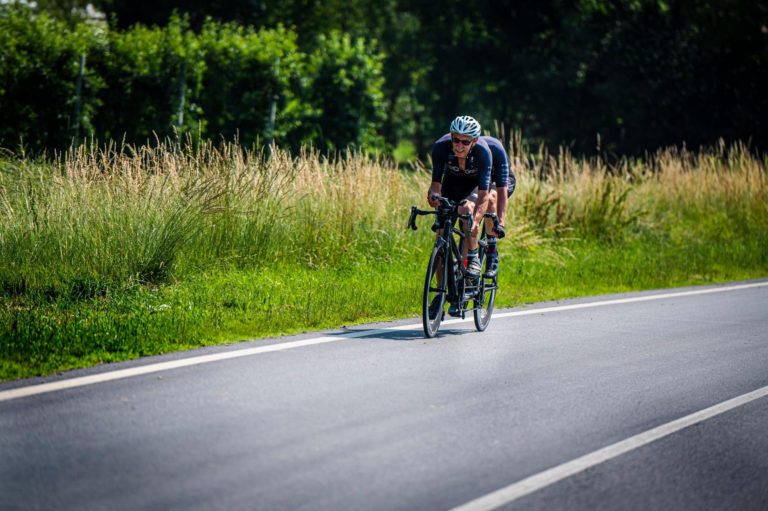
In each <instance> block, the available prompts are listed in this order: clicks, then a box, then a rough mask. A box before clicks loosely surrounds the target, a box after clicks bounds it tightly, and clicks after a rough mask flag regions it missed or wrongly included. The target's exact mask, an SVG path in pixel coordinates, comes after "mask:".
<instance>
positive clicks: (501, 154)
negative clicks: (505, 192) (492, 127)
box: [480, 136, 515, 195]
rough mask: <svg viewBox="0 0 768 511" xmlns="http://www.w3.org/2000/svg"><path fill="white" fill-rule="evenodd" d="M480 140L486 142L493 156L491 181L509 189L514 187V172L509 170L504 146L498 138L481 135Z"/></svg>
mask: <svg viewBox="0 0 768 511" xmlns="http://www.w3.org/2000/svg"><path fill="white" fill-rule="evenodd" d="M480 140H482V141H484V142H485V143H486V144H488V149H490V150H491V156H492V157H493V170H492V171H491V182H493V183H496V186H499V187H500V186H508V187H509V188H510V195H511V190H514V188H515V174H514V173H513V172H511V170H510V168H509V158H508V157H507V151H505V150H504V146H503V145H502V144H501V142H500V141H499V140H498V139H495V138H493V137H487V136H482V137H480Z"/></svg>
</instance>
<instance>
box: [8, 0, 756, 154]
mask: <svg viewBox="0 0 768 511" xmlns="http://www.w3.org/2000/svg"><path fill="white" fill-rule="evenodd" d="M95 4H96V5H97V6H98V7H100V8H101V9H103V10H104V11H106V13H107V18H108V19H109V20H111V21H110V24H111V25H110V26H111V27H112V28H111V30H109V31H108V33H109V36H108V37H107V38H106V39H107V43H106V45H105V46H104V43H103V40H104V39H105V38H104V37H96V36H95V35H93V34H92V33H91V32H89V31H88V30H83V29H82V23H79V24H78V23H74V25H73V21H72V19H73V18H72V17H70V19H69V21H68V23H69V25H68V26H69V27H73V26H74V28H69V29H68V30H69V31H70V32H68V34H80V35H78V36H76V37H72V36H68V38H70V39H71V40H69V39H68V40H66V41H65V40H62V39H61V38H60V39H59V40H58V41H57V39H56V37H55V34H52V35H51V36H50V37H48V35H41V36H40V37H41V38H42V40H41V41H39V42H37V43H35V44H38V45H40V46H41V48H42V47H46V48H48V49H47V50H42V49H41V50H40V52H41V54H40V55H37V53H35V52H37V51H38V50H37V49H33V46H34V44H32V43H21V42H19V41H20V40H22V39H24V38H25V37H27V38H31V37H33V36H32V35H31V33H30V31H31V30H38V31H39V30H41V29H40V28H37V29H34V28H33V27H39V26H41V24H42V25H44V26H47V27H49V28H50V27H52V26H53V24H54V23H57V22H55V21H54V20H53V18H50V17H48V18H45V19H46V20H47V21H43V19H44V18H43V17H42V16H40V17H38V18H36V19H35V20H33V21H32V22H31V23H30V25H31V26H30V27H16V28H14V30H15V32H14V31H11V32H10V33H4V34H2V35H0V37H1V38H3V40H2V42H4V43H5V44H4V46H3V48H2V49H1V50H0V51H3V54H4V55H6V54H8V55H7V56H5V57H4V60H3V61H2V62H0V67H3V69H4V70H5V71H3V72H5V73H10V74H6V75H3V76H4V81H3V90H4V91H5V92H3V93H2V94H5V96H3V95H2V94H0V105H4V104H5V105H7V104H11V102H10V100H8V99H7V98H8V94H15V96H13V97H14V98H22V104H23V105H25V108H26V110H24V112H26V113H19V112H15V111H14V112H13V115H14V116H19V117H18V118H17V117H12V119H14V120H13V123H15V124H14V126H15V129H16V131H17V132H18V133H20V134H26V133H29V132H30V131H29V130H30V128H29V126H30V125H31V124H30V123H35V122H36V123H37V125H39V126H40V128H41V129H42V130H43V132H44V131H45V130H47V129H49V128H47V126H49V125H50V123H53V122H54V121H57V122H58V125H60V126H61V125H63V126H64V127H66V125H67V123H66V122H65V121H66V119H67V118H68V116H69V117H71V115H72V114H71V112H72V111H74V110H73V108H72V101H73V100H72V89H73V87H74V85H73V83H74V82H73V80H74V77H73V72H74V73H75V74H76V70H75V71H73V69H75V68H76V67H77V66H76V65H73V64H72V61H73V60H72V59H73V58H75V59H76V54H77V51H79V50H77V49H76V47H77V45H78V44H80V45H82V44H86V46H88V48H89V56H88V59H89V62H91V61H92V60H93V61H94V62H98V58H97V56H99V55H103V56H104V60H103V69H105V70H106V71H105V72H104V73H105V74H103V73H100V72H99V73H96V71H90V68H89V71H88V72H89V73H90V74H89V75H87V76H86V80H85V84H84V87H85V88H86V90H87V91H90V92H92V93H98V94H96V96H95V97H94V96H93V95H91V96H89V97H88V98H87V100H85V99H84V100H83V101H84V105H85V106H84V110H83V111H84V112H85V111H88V112H90V114H91V117H89V119H91V121H92V125H93V126H94V129H95V132H96V133H98V134H100V135H104V134H106V133H109V136H116V134H117V133H120V132H124V133H131V134H134V135H131V136H136V137H141V136H146V135H147V133H148V132H149V131H155V132H157V131H158V130H159V131H160V132H164V130H165V131H167V130H168V129H170V128H169V126H171V127H172V126H176V125H179V126H180V127H181V128H183V129H190V130H191V129H192V126H193V125H195V126H197V127H198V129H200V128H202V133H203V134H205V135H212V136H215V135H217V134H221V135H223V136H226V137H230V136H233V134H234V133H239V134H240V137H241V140H243V141H247V142H251V141H253V140H256V139H257V138H260V137H261V138H262V139H263V138H264V137H270V136H271V134H270V133H267V132H268V131H269V127H270V126H269V115H270V110H271V108H272V104H273V103H274V104H275V105H276V110H277V111H276V117H277V119H278V121H277V122H276V123H275V127H274V132H275V136H277V137H278V139H282V141H284V142H289V143H290V145H292V146H297V145H298V144H301V143H307V142H311V143H312V144H313V145H315V146H316V147H322V148H324V149H327V150H335V149H338V148H341V147H347V146H349V145H356V146H361V145H370V144H375V145H377V146H381V145H382V144H384V145H386V146H389V147H393V146H394V145H396V144H397V143H398V142H400V141H403V140H407V141H409V142H412V143H414V144H415V145H416V146H417V147H418V148H419V150H420V151H422V152H425V151H426V149H427V148H428V147H429V145H430V144H431V142H432V141H433V140H434V139H435V137H437V136H439V135H440V134H442V133H443V132H444V131H445V130H446V126H447V124H448V122H449V121H450V119H451V118H452V117H453V116H455V115H457V114H470V115H474V116H476V117H477V118H478V119H480V121H481V122H482V124H483V125H484V126H485V127H487V128H491V127H492V126H494V124H499V125H503V126H505V127H506V128H507V130H512V129H519V130H522V132H523V134H524V136H525V137H526V138H527V139H528V140H529V141H531V142H542V143H547V144H549V145H551V146H558V145H560V144H567V145H569V146H571V147H572V149H573V150H574V151H576V152H581V153H594V152H595V151H598V150H599V151H602V152H609V153H610V152H613V153H619V154H626V153H642V152H643V151H647V150H655V149H656V148H658V147H659V146H666V145H679V144H688V145H690V146H697V145H701V144H712V143H713V142H715V141H716V140H717V139H719V138H724V139H726V140H744V141H749V142H751V144H752V145H753V146H754V147H759V148H763V149H764V148H765V147H766V146H768V124H767V123H765V121H764V119H765V118H766V117H768V96H767V95H766V94H765V93H764V91H765V90H768V6H767V5H766V4H765V3H764V2H752V1H749V0H717V1H715V0H618V1H608V0H536V1H534V0H494V1H491V0H476V1H474V2H471V3H467V2H466V1H457V0H445V1H443V2H440V4H439V6H436V5H435V4H434V3H433V2H426V1H423V0H377V1H375V2H374V1H370V0H346V1H345V2H341V1H340V0H324V1H320V0H285V1H283V2H267V1H265V0H248V1H234V0H213V1H209V2H202V1H199V0H194V1H192V2H181V1H179V0H160V1H158V2H154V3H153V6H152V9H147V8H146V6H145V5H143V4H140V3H136V2H133V1H128V0H98V1H97V2H96V3H95ZM40 5H41V8H43V9H48V10H50V11H51V12H53V13H56V14H55V15H56V16H59V17H62V16H64V14H62V13H66V12H67V7H66V6H67V5H70V6H71V7H70V9H69V12H70V13H72V12H78V13H79V12H81V11H82V9H81V8H82V5H83V2H82V1H81V0H43V1H42V2H41V3H40ZM73 9H74V10H73ZM78 9H80V10H78ZM3 11H4V12H6V14H4V15H3V16H4V17H5V18H4V21H2V23H5V22H7V19H8V17H9V16H11V17H13V16H17V17H18V14H10V15H9V14H7V12H8V9H7V8H4V9H3ZM174 16H175V17H174ZM74 19H75V20H77V19H80V18H78V17H77V16H75V17H74ZM173 20H176V21H173ZM179 20H183V21H179ZM142 26H144V27H152V28H140V27H142ZM174 27H175V28H174ZM0 28H1V27H0ZM51 30H53V29H51ZM56 30H59V31H60V32H61V31H62V30H64V29H63V28H57V29H56ZM174 31H175V32H174ZM174 34H176V35H174ZM83 38H85V39H86V40H91V39H94V40H95V42H93V43H90V42H89V43H82V42H81V43H78V42H76V41H80V40H82V39H83ZM131 38H133V41H134V42H133V43H131V44H135V46H136V47H137V48H144V49H143V50H142V51H143V52H144V57H141V58H139V60H141V59H142V58H150V57H149V56H152V57H151V59H153V60H152V62H153V64H152V66H155V67H154V68H150V67H146V66H147V65H149V64H148V63H147V64H140V63H131V62H130V59H131V58H133V57H131V56H130V51H131V50H129V49H126V48H128V47H129V46H130V45H129V44H128V43H127V42H125V43H123V42H121V41H129V40H131ZM153 38H154V39H153ZM10 39H14V41H11V40H10ZM16 39H19V41H15V40H16ZM151 40H154V41H155V42H154V43H153V42H151ZM97 43H98V44H97ZM100 44H101V46H100ZM158 45H159V46H158ZM252 45H257V46H252ZM161 46H162V47H161ZM121 52H122V53H121ZM10 53H18V55H10ZM91 53H94V56H91ZM54 55H55V56H54ZM137 58H138V57H137ZM17 59H20V60H25V61H27V62H28V63H29V62H32V61H34V62H35V64H34V65H31V64H30V65H27V66H26V67H25V65H21V66H20V67H19V71H18V72H16V71H13V69H15V67H14V66H12V65H11V64H10V63H11V62H16V60H17ZM30 59H31V60H30ZM94 59H95V60H94ZM118 61H120V62H118ZM65 62H66V64H65ZM30 66H31V67H30ZM141 66H145V67H141ZM65 68H66V69H65ZM42 69H45V71H41V70H42ZM35 73H38V74H37V75H36V74H35ZM39 73H47V74H55V75H56V76H55V77H52V78H50V80H49V84H48V85H39V84H38V85H34V86H32V87H31V88H29V87H27V86H25V85H24V84H25V83H27V82H25V81H24V80H29V81H32V82H37V81H39ZM11 75H13V76H11ZM54 83H55V84H56V85H55V86H54V85H53V84H54ZM116 84H117V85H116ZM181 84H183V87H182V85H181ZM35 87H38V88H40V87H43V88H44V89H45V90H46V91H48V90H49V89H48V88H47V87H50V92H45V93H42V91H41V92H40V93H41V94H43V95H42V96H40V97H41V98H42V97H44V98H55V101H56V102H57V104H59V105H62V104H67V105H68V106H67V108H63V107H62V108H61V109H60V110H56V112H55V113H53V112H46V111H44V109H40V108H39V107H38V105H42V104H43V102H44V101H45V100H43V99H35V98H30V97H28V91H32V90H35ZM182 89H183V90H184V91H186V93H187V96H186V97H185V98H186V103H185V105H186V106H185V108H187V110H185V111H184V112H183V113H184V119H183V122H181V123H180V124H179V115H178V113H176V112H177V111H178V110H179V109H178V104H179V101H178V96H179V93H178V92H179V91H180V90H182ZM8 91H11V92H8ZM120 94H122V95H123V96H124V98H131V99H130V100H128V99H125V100H124V101H123V102H122V103H121V102H120V98H119V97H118V96H119V95H120ZM139 96H142V97H139ZM275 98H277V99H275ZM46 100H47V99H46ZM14 101H19V100H18V99H16V100H14ZM36 101H37V102H36ZM150 103H151V104H150ZM128 104H130V105H132V106H131V107H130V108H128V107H126V105H128ZM112 105H122V106H112ZM113 108H118V109H122V110H118V111H111V112H108V110H110V109H113ZM67 109H68V110H67ZM139 109H141V112H139V111H138V110H139ZM49 110H50V109H49ZM129 114H130V116H132V117H133V118H134V119H128V117H129ZM93 115H95V117H93ZM174 116H175V117H174ZM33 118H34V119H36V120H34V121H33V120H30V119H33ZM43 118H44V119H45V120H41V119H43ZM138 118H140V119H138ZM132 122H135V123H136V126H132V125H131V123H132ZM86 124H87V123H86ZM139 126H145V127H141V128H139ZM64 131H66V129H65V130H64ZM0 137H3V138H2V140H4V141H5V142H3V143H5V144H7V143H8V140H9V139H8V135H7V134H6V133H2V134H0ZM54 138H55V139H56V143H57V144H59V143H61V139H60V138H56V137H53V138H51V140H53V139H54ZM598 139H599V140H600V142H599V148H598Z"/></svg>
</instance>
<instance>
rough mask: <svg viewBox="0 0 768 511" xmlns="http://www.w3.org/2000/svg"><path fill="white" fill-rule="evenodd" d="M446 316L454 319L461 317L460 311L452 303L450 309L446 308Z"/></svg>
mask: <svg viewBox="0 0 768 511" xmlns="http://www.w3.org/2000/svg"><path fill="white" fill-rule="evenodd" d="M448 315H449V316H453V317H454V318H459V317H461V309H460V308H459V306H458V305H456V304H455V303H452V304H451V306H450V307H448Z"/></svg>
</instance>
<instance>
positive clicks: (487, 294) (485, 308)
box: [473, 258, 498, 332]
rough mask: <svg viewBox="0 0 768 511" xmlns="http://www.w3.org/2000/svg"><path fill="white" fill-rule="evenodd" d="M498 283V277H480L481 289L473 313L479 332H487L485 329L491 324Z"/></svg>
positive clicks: (482, 261) (478, 291)
mask: <svg viewBox="0 0 768 511" xmlns="http://www.w3.org/2000/svg"><path fill="white" fill-rule="evenodd" d="M483 259H485V258H483ZM480 262H481V263H483V266H484V265H485V261H484V260H481V261H480ZM497 282H498V281H497V280H496V277H486V276H484V275H481V276H480V283H479V287H480V289H478V290H477V297H476V298H475V300H474V302H475V306H474V311H473V312H474V314H473V316H474V319H475V328H477V330H478V331H479V332H483V331H485V329H486V328H488V325H489V324H490V323H491V316H492V315H493V305H494V303H495V302H496V288H497Z"/></svg>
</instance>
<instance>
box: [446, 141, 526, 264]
mask: <svg viewBox="0 0 768 511" xmlns="http://www.w3.org/2000/svg"><path fill="white" fill-rule="evenodd" d="M452 136H453V134H452V133H446V134H445V135H443V136H442V137H440V138H439V139H438V140H437V142H447V141H449V140H451V137H452ZM479 138H480V140H481V141H482V142H485V143H486V144H487V145H488V149H490V151H491V158H492V168H491V186H490V188H489V190H488V209H487V213H496V214H497V215H498V218H499V225H500V226H501V228H502V229H503V227H504V217H505V216H506V212H507V199H508V198H509V197H511V196H512V192H514V191H515V183H516V179H515V174H514V172H512V170H511V167H510V164H509V158H508V157H507V152H506V151H505V150H504V146H503V145H502V143H501V142H500V141H499V140H498V139H496V138H493V137H490V136H486V135H484V136H481V137H479ZM477 191H478V190H477V188H475V190H474V191H473V195H471V196H470V200H472V198H476V196H477ZM485 227H486V231H487V232H488V251H487V256H488V258H487V260H486V272H487V273H488V274H489V276H495V275H496V272H497V271H498V268H499V253H498V251H497V249H496V242H497V238H498V237H502V238H503V237H504V236H503V235H501V236H497V234H498V233H496V231H494V229H493V223H492V222H491V221H490V219H487V220H486V224H485Z"/></svg>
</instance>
